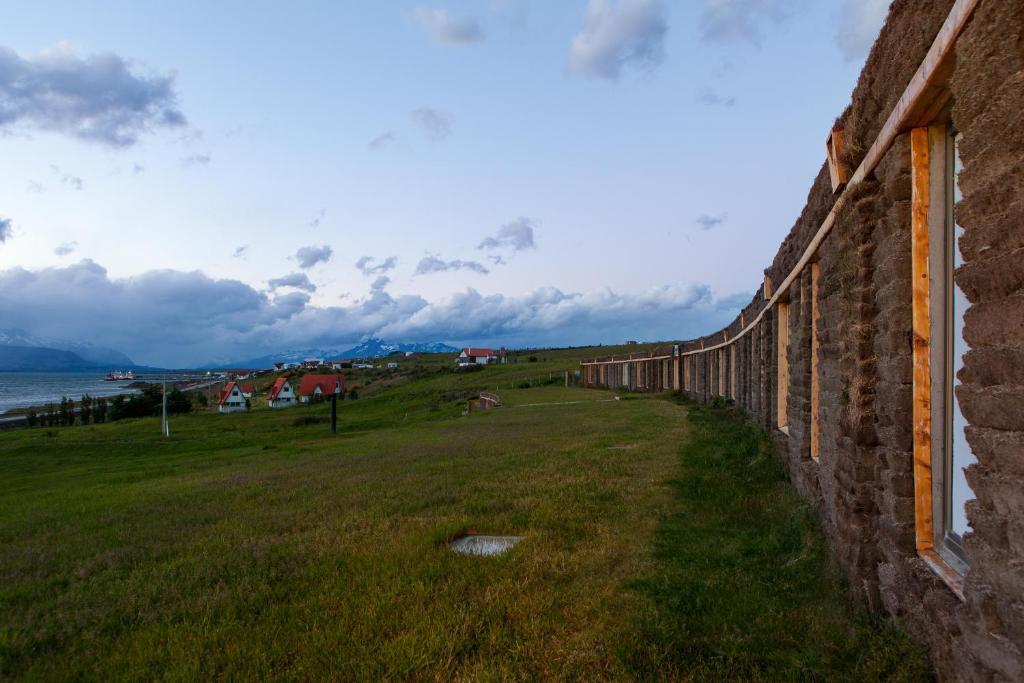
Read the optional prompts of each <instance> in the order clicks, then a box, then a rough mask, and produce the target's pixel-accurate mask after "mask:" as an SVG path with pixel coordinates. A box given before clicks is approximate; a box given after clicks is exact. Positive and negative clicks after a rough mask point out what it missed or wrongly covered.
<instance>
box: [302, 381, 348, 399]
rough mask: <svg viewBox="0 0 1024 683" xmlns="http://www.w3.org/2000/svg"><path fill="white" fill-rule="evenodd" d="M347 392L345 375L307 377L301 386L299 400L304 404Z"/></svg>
mask: <svg viewBox="0 0 1024 683" xmlns="http://www.w3.org/2000/svg"><path fill="white" fill-rule="evenodd" d="M344 392H345V376H344V375H306V376H305V377H303V378H302V382H301V383H300V384H299V400H300V401H302V402H303V403H309V402H310V401H314V400H319V399H320V398H326V397H328V396H330V395H331V394H337V395H339V396H340V395H341V394H343V393H344Z"/></svg>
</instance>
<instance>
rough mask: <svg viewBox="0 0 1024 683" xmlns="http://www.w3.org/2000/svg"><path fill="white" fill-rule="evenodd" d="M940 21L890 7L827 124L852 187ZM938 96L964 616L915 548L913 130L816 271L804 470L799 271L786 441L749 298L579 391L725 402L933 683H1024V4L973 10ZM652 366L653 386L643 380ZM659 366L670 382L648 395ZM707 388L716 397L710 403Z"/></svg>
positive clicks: (937, 15) (874, 177)
mask: <svg viewBox="0 0 1024 683" xmlns="http://www.w3.org/2000/svg"><path fill="white" fill-rule="evenodd" d="M961 4H963V2H961V3H957V5H958V6H959V5H961ZM953 9H954V2H953V0H931V1H929V2H919V1H917V0H896V2H894V3H893V5H892V7H891V9H890V13H889V17H888V20H887V22H886V25H885V27H884V29H883V30H882V32H881V35H880V36H879V38H878V41H877V42H876V44H875V46H874V48H873V50H872V52H871V55H870V56H869V58H868V60H867V63H866V64H865V67H864V70H863V72H862V74H861V76H860V79H859V82H858V84H857V87H856V89H855V90H854V93H853V96H852V101H851V104H850V106H849V107H848V108H847V110H846V111H845V112H844V113H843V114H842V116H840V117H839V119H838V120H837V125H838V126H841V127H842V128H843V131H844V136H845V142H846V149H845V156H844V158H845V161H846V163H847V164H848V166H849V168H850V169H855V168H857V167H858V165H859V164H860V163H861V161H862V160H863V159H864V158H865V155H866V153H867V151H868V149H869V148H870V146H871V145H872V143H873V142H874V141H875V140H876V138H878V136H879V133H880V131H882V129H883V126H884V124H885V122H886V120H887V118H888V117H889V115H890V112H892V111H893V109H894V107H895V106H896V104H897V101H898V100H899V98H900V96H901V95H902V94H903V92H904V90H905V89H906V88H907V85H908V84H909V83H910V82H911V77H912V76H913V75H914V73H915V71H916V70H917V69H918V67H919V65H921V64H922V62H924V61H925V57H926V54H927V53H928V50H929V48H930V47H931V46H932V44H933V42H934V41H935V40H936V36H937V35H938V34H939V31H940V28H941V27H942V26H943V23H944V21H946V19H947V16H948V15H949V14H950V12H951V10H953ZM940 86H941V88H943V89H944V90H945V91H946V93H947V94H948V95H949V102H950V103H951V104H950V105H949V106H951V118H952V122H953V125H955V126H956V128H957V129H958V130H959V131H960V132H961V134H962V141H961V144H960V152H961V158H962V162H963V171H962V172H961V174H960V176H959V183H960V188H961V191H962V194H963V199H962V201H961V202H960V203H959V204H958V205H957V206H956V209H955V211H956V217H957V222H958V223H959V224H960V225H961V226H962V227H963V228H964V230H965V234H964V237H963V238H962V239H961V241H960V249H961V252H962V254H963V258H964V262H965V264H964V265H963V266H962V267H961V268H960V269H959V270H958V271H957V272H956V274H955V278H956V282H957V284H958V285H959V286H960V287H961V288H962V289H963V291H964V292H965V293H966V295H967V297H968V299H969V301H970V308H969V309H968V310H967V312H966V318H965V337H966V339H967V341H968V343H969V344H970V347H971V351H970V352H969V353H968V354H967V356H966V357H965V367H964V370H963V372H962V375H961V377H960V379H961V382H962V384H963V386H962V387H961V388H960V390H959V392H958V399H959V402H960V405H961V408H962V410H963V413H964V415H965V417H966V419H967V421H968V422H969V424H970V426H969V428H968V440H969V443H970V445H971V448H972V450H973V451H974V453H975V454H976V456H977V458H978V464H976V465H972V466H971V467H970V468H968V471H967V476H968V481H969V483H970V485H971V487H972V489H973V492H974V495H975V498H976V499H975V500H974V501H972V502H970V503H968V519H969V521H970V524H971V527H972V529H973V531H972V532H971V533H968V534H967V535H966V537H965V546H966V553H967V556H968V561H969V568H968V569H967V571H966V573H965V574H964V576H963V585H962V593H963V595H962V597H961V596H959V595H958V594H957V592H956V590H954V589H953V588H951V586H950V584H949V583H948V582H947V581H944V580H943V579H942V578H941V577H940V576H939V574H937V573H936V571H935V570H934V569H933V568H932V567H931V566H930V565H929V564H928V563H927V562H926V561H925V560H923V559H922V557H921V556H920V555H919V553H918V551H917V546H916V545H915V481H914V462H913V445H914V438H915V434H914V421H913V409H914V405H913V395H914V386H913V381H914V378H913V345H914V341H913V334H912V324H911V321H912V299H911V291H912V287H911V199H912V189H911V187H912V186H911V158H910V140H909V138H910V136H909V134H908V133H909V130H901V131H900V133H901V134H900V135H899V136H898V137H897V138H896V139H895V141H894V142H893V144H892V145H891V146H889V148H888V150H887V151H886V152H885V154H884V156H883V157H882V158H881V160H880V161H879V162H878V164H877V166H875V167H874V168H873V169H872V172H871V173H869V174H868V175H867V177H865V178H864V180H863V181H862V182H859V183H857V184H856V185H854V186H851V187H850V188H848V189H847V190H846V192H845V196H844V198H843V203H842V204H841V209H839V210H838V212H837V213H836V216H835V221H834V223H833V224H832V229H831V230H830V231H829V232H828V234H827V236H826V237H825V239H824V240H823V241H822V242H821V244H820V246H819V247H818V248H817V250H816V251H815V252H814V253H815V258H816V260H817V263H818V269H819V276H818V277H819V279H818V288H817V293H818V319H817V321H814V322H816V326H817V330H818V343H819V347H818V353H817V359H816V360H817V363H818V377H819V382H820V385H819V386H820V393H819V396H820V404H819V410H818V428H819V430H820V431H819V434H820V440H819V444H820V447H819V456H820V457H819V458H818V459H814V458H812V457H811V446H810V444H811V423H812V419H811V418H812V415H811V389H810V387H811V367H812V354H811V348H812V342H811V326H812V308H811V300H812V296H813V290H812V282H811V273H810V267H806V268H803V269H802V270H801V271H800V272H799V273H797V275H796V279H795V280H794V282H793V284H792V285H791V286H790V287H789V288H788V289H787V290H786V291H785V296H784V300H785V302H786V303H788V309H789V320H788V326H789V327H788V329H789V349H788V354H787V355H786V358H787V359H788V365H789V380H788V385H787V386H786V387H785V390H786V395H785V398H786V403H787V407H786V416H787V418H788V426H787V429H786V431H781V430H779V429H778V428H777V427H778V424H779V422H778V416H777V406H778V400H779V399H778V387H777V386H776V385H777V378H778V362H779V361H778V349H777V347H776V344H777V341H778V339H779V334H778V329H777V325H778V324H779V318H780V316H779V314H778V310H777V305H776V306H773V307H772V309H770V310H763V309H764V308H765V306H766V305H767V304H768V298H767V297H766V295H765V294H766V293H765V291H763V290H759V291H758V292H757V293H756V294H755V295H754V296H753V298H752V300H751V302H750V304H749V305H748V306H746V308H745V309H744V310H743V312H742V314H741V315H740V316H739V317H738V318H737V319H736V320H735V321H734V322H733V323H732V324H730V325H729V326H728V327H727V328H725V329H724V330H720V331H717V332H715V333H713V334H710V335H708V336H706V337H703V338H701V339H695V340H688V341H683V342H679V343H677V344H674V345H667V346H666V347H665V348H664V349H662V350H659V351H655V352H652V353H651V354H647V355H646V357H643V358H630V359H616V358H605V359H595V361H588V362H584V364H582V366H581V380H580V381H581V384H584V385H590V386H611V387H619V386H625V387H628V388H632V389H639V390H651V391H660V390H665V389H672V388H677V387H685V390H686V392H687V393H688V394H689V395H690V396H691V397H693V398H694V399H696V400H700V401H709V400H712V399H713V398H715V397H716V396H719V395H723V396H724V397H725V398H726V399H729V400H732V401H734V402H735V404H736V405H737V406H738V407H739V408H740V409H742V410H743V411H744V412H746V413H747V414H748V415H749V416H750V417H751V419H753V420H754V421H756V422H757V423H758V424H760V425H761V426H762V427H763V428H764V429H765V430H768V431H770V432H771V433H772V434H773V435H774V436H775V437H776V439H777V441H778V443H779V445H780V452H781V453H782V454H783V457H784V458H785V460H786V464H787V467H788V470H789V472H790V476H791V479H792V481H793V484H794V486H795V487H796V488H797V490H798V491H799V492H800V494H801V495H802V496H804V497H805V498H806V499H808V500H809V501H810V502H811V503H812V504H813V505H814V506H815V508H816V509H817V510H818V512H819V515H820V519H821V523H822V526H823V528H824V530H825V533H826V534H827V536H828V538H829V540H830V542H831V546H832V548H833V552H834V555H835V559H836V561H837V565H838V566H839V567H841V569H842V571H843V572H844V573H845V574H846V576H847V577H848V579H849V582H850V586H851V588H852V590H853V592H854V593H855V594H856V595H857V596H858V597H859V598H860V599H861V600H862V601H863V602H864V603H865V604H866V605H868V606H869V607H870V608H871V609H874V610H877V611H880V612H884V613H886V614H888V615H890V616H891V617H892V618H893V619H895V620H896V621H897V622H898V623H900V624H901V625H902V626H903V627H904V628H906V629H907V630H909V631H910V632H911V633H912V634H913V635H914V636H915V637H916V638H917V639H919V640H920V641H922V642H924V643H926V644H927V645H928V647H929V649H930V651H931V654H932V659H933V662H934V665H935V668H936V672H937V673H938V675H939V677H940V678H942V679H950V680H986V681H987V680H1024V2H1020V1H1019V0H1012V1H1011V0H980V1H979V2H978V3H977V6H976V7H975V8H974V10H973V13H972V14H971V15H970V18H969V19H968V21H967V23H966V25H965V26H964V28H963V30H962V31H961V32H960V33H959V35H958V37H957V39H956V43H955V47H954V53H953V58H952V59H950V60H948V61H947V63H946V64H945V66H944V70H943V72H942V83H941V84H940ZM827 130H828V127H827V126H823V132H827ZM822 137H823V138H824V135H823V136H822ZM838 197H840V193H834V192H833V188H832V185H831V182H830V179H829V173H828V168H827V166H823V167H822V170H821V172H820V173H819V174H818V176H817V178H815V180H814V183H813V185H812V187H811V191H810V194H809V195H808V199H807V204H806V206H805V208H804V210H803V212H802V213H801V215H800V217H799V219H798V220H797V221H796V224H795V225H794V226H793V228H792V230H791V231H790V233H789V235H788V236H787V237H786V239H785V240H784V241H783V243H782V245H781V247H780V248H779V251H778V253H777V254H776V255H775V258H774V260H773V261H772V263H771V265H770V266H769V267H768V268H767V269H766V270H765V275H766V281H767V282H770V283H775V284H776V285H778V284H780V283H782V282H783V281H784V280H785V279H786V277H787V275H789V274H790V273H791V272H793V271H794V269H795V267H796V266H797V264H798V262H799V261H800V259H801V257H802V256H803V255H804V253H805V252H806V251H807V250H808V246H809V244H810V242H811V239H812V238H813V237H814V235H815V234H816V233H817V232H818V230H819V228H820V227H821V226H822V224H823V222H824V221H825V219H826V217H827V216H828V215H829V213H830V211H832V210H833V207H834V206H835V205H836V201H837V198H838ZM770 294H771V291H769V292H768V295H769V296H770ZM781 301H783V299H780V302H781ZM762 314H763V315H762ZM758 315H762V317H761V319H760V321H759V322H758V323H757V324H756V326H754V327H752V328H750V329H747V331H746V332H745V333H744V330H745V329H746V328H748V325H749V323H750V322H751V321H753V320H755V319H757V317H758ZM726 340H734V341H732V342H731V343H729V344H728V346H727V347H725V348H726V349H727V352H726V353H725V356H724V359H723V356H722V354H721V353H720V352H719V350H717V349H713V350H705V349H710V347H716V346H719V345H721V344H722V343H723V341H726ZM723 360H724V361H725V362H724V363H723ZM655 364H657V365H658V371H656V372H651V371H652V370H653V369H654V367H653V366H655ZM665 364H667V365H668V366H669V369H668V371H667V372H668V377H669V378H670V379H669V381H668V382H665V381H663V380H662V379H661V378H662V377H663V375H664V373H662V372H661V369H662V368H663V367H664V365H665ZM627 366H628V368H629V369H628V370H627V371H626V372H623V368H624V367H627ZM720 373H724V375H725V377H726V379H727V381H726V382H725V391H724V392H722V391H721V386H722V384H721V382H720V377H721V375H720ZM733 373H735V381H733V379H732V377H733ZM734 387H735V388H734Z"/></svg>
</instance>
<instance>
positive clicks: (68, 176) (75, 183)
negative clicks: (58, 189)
mask: <svg viewBox="0 0 1024 683" xmlns="http://www.w3.org/2000/svg"><path fill="white" fill-rule="evenodd" d="M50 170H51V171H53V173H54V175H56V176H57V179H58V180H60V182H61V183H63V184H64V185H67V186H68V187H70V188H71V189H73V190H81V189H82V188H83V187H84V186H85V183H84V182H83V181H82V179H81V178H80V177H78V176H76V175H74V174H72V173H66V172H64V171H62V170H61V169H60V167H59V166H56V165H54V164H50Z"/></svg>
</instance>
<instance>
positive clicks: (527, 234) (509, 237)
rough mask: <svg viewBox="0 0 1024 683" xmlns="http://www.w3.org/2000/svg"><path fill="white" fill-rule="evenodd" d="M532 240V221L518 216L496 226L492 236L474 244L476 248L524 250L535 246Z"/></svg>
mask: <svg viewBox="0 0 1024 683" xmlns="http://www.w3.org/2000/svg"><path fill="white" fill-rule="evenodd" d="M536 246H537V245H536V244H535V243H534V241H533V221H531V220H530V219H529V218H524V217H522V216H520V217H519V218H517V219H516V220H514V221H512V222H511V223H506V224H505V225H503V226H501V227H500V228H498V232H497V233H496V234H495V235H493V236H492V237H487V238H485V239H484V240H483V241H482V242H480V244H478V245H477V246H476V248H477V249H501V248H509V249H512V250H513V251H524V250H526V249H534V248H536Z"/></svg>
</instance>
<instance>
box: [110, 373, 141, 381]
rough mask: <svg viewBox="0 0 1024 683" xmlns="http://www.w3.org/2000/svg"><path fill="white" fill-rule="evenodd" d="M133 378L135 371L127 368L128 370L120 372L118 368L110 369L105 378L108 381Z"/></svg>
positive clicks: (130, 379)
mask: <svg viewBox="0 0 1024 683" xmlns="http://www.w3.org/2000/svg"><path fill="white" fill-rule="evenodd" d="M134 379H135V373H134V372H132V371H131V370H129V371H128V372H121V371H120V370H112V371H111V372H108V373H107V377H106V380H107V381H108V382H131V381H132V380H134Z"/></svg>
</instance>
